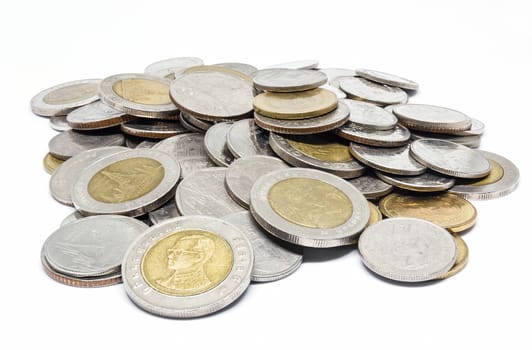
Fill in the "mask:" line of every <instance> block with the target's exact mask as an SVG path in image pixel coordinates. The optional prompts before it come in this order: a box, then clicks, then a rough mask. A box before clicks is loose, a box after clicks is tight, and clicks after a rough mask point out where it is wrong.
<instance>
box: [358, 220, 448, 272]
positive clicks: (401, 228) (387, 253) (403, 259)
mask: <svg viewBox="0 0 532 350" xmlns="http://www.w3.org/2000/svg"><path fill="white" fill-rule="evenodd" d="M358 251H359V252H360V255H361V256H362V262H363V263H364V265H366V267H367V268H368V269H370V270H371V271H373V272H375V273H376V274H378V275H380V276H382V277H385V278H388V279H391V280H395V281H400V282H422V281H429V280H432V279H435V278H439V277H440V276H442V275H443V274H444V273H446V272H447V271H449V269H451V267H452V266H453V265H454V263H455V261H456V255H457V248H456V243H455V242H454V238H453V237H452V236H451V235H450V234H449V233H448V232H447V231H445V230H444V229H442V228H441V227H439V226H437V225H434V224H433V223H431V222H428V221H425V220H419V219H411V218H395V219H387V220H383V221H380V222H378V223H376V224H374V225H371V226H370V227H368V228H367V229H366V230H365V231H364V232H363V233H362V234H361V235H360V239H359V240H358Z"/></svg>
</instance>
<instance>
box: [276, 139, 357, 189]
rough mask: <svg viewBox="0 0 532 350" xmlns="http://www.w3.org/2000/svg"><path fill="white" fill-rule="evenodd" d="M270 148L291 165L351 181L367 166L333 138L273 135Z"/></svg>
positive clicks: (344, 145)
mask: <svg viewBox="0 0 532 350" xmlns="http://www.w3.org/2000/svg"><path fill="white" fill-rule="evenodd" d="M270 146H271V147H272V149H273V151H274V152H275V153H277V155H278V156H279V157H280V158H281V159H283V160H284V161H285V162H287V163H288V164H290V165H293V166H295V167H303V168H314V169H319V170H323V171H327V172H329V173H332V174H335V175H337V176H340V177H342V178H346V179H350V178H353V177H357V176H360V175H361V174H362V172H363V171H364V170H365V167H364V166H363V165H361V164H360V163H359V162H357V161H356V160H355V159H354V158H353V157H352V156H351V154H350V153H349V147H348V146H347V145H346V144H344V143H342V140H339V139H338V138H334V137H333V135H325V134H321V135H304V136H288V135H285V137H283V136H281V135H278V134H274V133H270Z"/></svg>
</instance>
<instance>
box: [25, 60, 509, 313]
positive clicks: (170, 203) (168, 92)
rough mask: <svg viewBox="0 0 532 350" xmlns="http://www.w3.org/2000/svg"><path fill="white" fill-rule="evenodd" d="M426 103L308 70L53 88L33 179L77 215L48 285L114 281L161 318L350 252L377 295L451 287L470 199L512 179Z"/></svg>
mask: <svg viewBox="0 0 532 350" xmlns="http://www.w3.org/2000/svg"><path fill="white" fill-rule="evenodd" d="M418 88H419V85H418V84H417V83H416V82H414V81H412V80H410V79H406V78H402V77H400V76H396V75H393V74H389V73H384V72H380V71H376V70H371V69H357V70H353V69H344V68H323V69H322V68H319V63H318V62H317V61H315V60H304V61H293V62H287V63H281V64H277V65H274V66H271V67H269V68H267V69H263V70H258V69H257V68H255V67H253V66H252V65H249V64H246V63H239V62H229V63H219V64H214V65H204V63H203V60H201V59H199V58H196V57H175V58H170V59H166V60H162V61H157V62H155V63H153V64H150V65H149V66H147V67H146V69H145V70H144V73H125V74H116V75H113V76H110V77H107V78H104V79H84V80H79V81H71V82H68V83H64V84H60V85H56V86H54V87H51V88H48V89H46V90H44V91H42V92H40V93H38V94H37V95H36V96H35V97H34V98H32V100H31V110H32V111H33V112H34V113H35V114H38V115H41V116H45V117H50V118H54V119H53V120H52V119H51V120H50V125H51V126H52V128H53V129H54V130H56V131H58V132H59V133H58V134H57V135H56V136H55V137H53V138H52V140H50V142H49V145H48V146H49V149H48V152H47V153H46V156H45V157H44V160H43V164H44V166H45V169H46V171H47V172H49V173H51V174H52V176H51V179H50V192H51V195H52V198H54V199H55V200H56V201H58V202H59V203H61V204H64V205H69V206H73V207H74V208H75V209H76V211H75V212H73V213H72V214H71V215H69V216H68V217H67V218H65V219H64V220H63V222H62V224H61V227H60V228H59V229H58V230H56V231H55V232H54V233H52V235H51V236H50V237H49V238H48V239H47V240H46V241H45V242H44V244H43V248H42V252H41V260H42V264H43V267H44V270H45V272H46V273H47V274H48V275H49V276H50V277H51V278H53V279H55V280H56V281H59V282H61V283H64V284H68V285H71V286H77V287H100V286H107V285H112V284H116V283H120V282H121V281H123V282H124V287H125V290H126V293H127V295H128V296H129V298H130V299H131V300H132V301H133V302H134V303H135V304H136V305H137V306H138V307H140V308H141V309H143V310H146V311H147V312H150V313H153V314H157V315H161V316H165V317H171V318H190V317H200V316H204V315H208V314H211V313H214V312H217V311H219V310H221V309H223V308H224V307H226V306H227V305H229V304H231V303H232V302H234V301H235V300H237V299H238V298H239V297H240V296H241V295H242V294H243V293H244V291H245V290H246V288H248V286H249V285H250V282H255V283H259V282H262V283H265V282H273V281H277V280H280V279H283V278H286V277H288V276H290V275H291V274H293V273H295V272H296V271H297V269H298V268H299V266H300V265H301V263H302V261H303V260H304V249H303V248H304V247H313V248H320V249H327V248H331V247H337V246H344V245H351V246H353V248H354V249H355V248H356V247H357V245H356V244H357V242H358V251H359V253H360V255H361V259H362V262H363V263H364V265H365V266H366V267H367V269H368V270H370V271H372V273H375V274H377V275H379V276H381V277H383V278H385V279H387V280H394V281H398V282H401V283H416V282H425V281H432V280H439V279H445V278H449V277H451V276H453V275H455V274H457V273H458V272H459V271H461V270H462V269H463V268H464V267H465V265H466V263H467V259H468V247H467V245H466V243H465V242H464V240H463V239H462V238H461V237H460V236H459V234H460V233H462V232H464V231H466V230H470V229H471V228H472V227H473V226H474V225H475V223H476V221H477V216H478V213H477V210H476V208H475V207H474V206H473V204H472V203H471V202H469V200H468V199H472V200H475V199H477V200H479V199H492V198H497V197H501V196H504V195H507V194H509V193H510V192H512V191H513V190H514V189H515V188H516V187H517V185H518V182H519V170H518V168H517V167H516V166H515V165H514V164H513V163H512V162H511V161H510V160H508V159H506V158H504V157H502V156H500V155H498V154H495V153H492V152H486V151H480V150H476V149H474V148H473V147H475V148H476V147H478V146H479V144H480V140H481V137H482V134H483V132H484V129H485V126H484V124H483V123H482V122H481V121H480V120H478V119H475V118H471V117H469V116H468V115H466V114H465V113H462V112H459V111H456V110H453V109H450V108H446V107H441V106H433V105H427V104H414V103H407V102H408V100H409V98H415V91H416V90H417V89H418ZM405 90H407V91H408V93H407V92H406V91H405ZM383 217H385V219H383ZM146 223H147V224H148V225H146ZM149 226H151V227H149ZM390 252H392V253H390Z"/></svg>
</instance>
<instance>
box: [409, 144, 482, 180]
mask: <svg viewBox="0 0 532 350" xmlns="http://www.w3.org/2000/svg"><path fill="white" fill-rule="evenodd" d="M410 154H411V155H412V157H413V158H415V159H416V160H417V161H418V162H420V163H421V164H423V165H424V166H426V167H427V168H430V169H432V170H434V171H436V172H438V173H441V174H445V175H449V176H454V177H460V178H467V179H476V178H481V177H484V176H486V175H488V174H489V172H490V170H491V165H490V163H489V162H488V160H487V159H486V158H485V157H484V156H483V155H482V153H480V152H478V151H475V150H473V149H470V148H467V147H466V146H463V145H459V144H456V143H453V142H449V141H444V140H436V139H420V140H416V141H414V142H412V144H411V145H410Z"/></svg>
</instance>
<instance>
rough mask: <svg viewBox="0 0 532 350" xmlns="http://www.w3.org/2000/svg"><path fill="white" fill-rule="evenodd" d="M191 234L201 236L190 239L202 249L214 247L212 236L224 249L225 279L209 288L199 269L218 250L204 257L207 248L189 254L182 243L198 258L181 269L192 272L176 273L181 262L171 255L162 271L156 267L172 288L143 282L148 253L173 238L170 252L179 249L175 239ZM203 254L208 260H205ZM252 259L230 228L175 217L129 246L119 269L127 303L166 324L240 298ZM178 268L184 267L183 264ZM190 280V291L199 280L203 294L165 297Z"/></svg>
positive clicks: (235, 230)
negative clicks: (168, 319) (227, 266)
mask: <svg viewBox="0 0 532 350" xmlns="http://www.w3.org/2000/svg"><path fill="white" fill-rule="evenodd" d="M192 230H195V231H199V232H200V233H201V234H198V235H196V237H197V236H199V237H198V238H195V239H196V240H200V239H201V240H202V242H205V241H207V242H205V244H206V245H207V246H212V245H213V244H212V243H214V242H213V240H212V238H211V237H209V236H207V234H209V235H214V236H216V237H218V238H219V239H221V240H222V241H223V242H224V243H225V244H224V245H226V246H227V247H228V248H227V249H228V250H229V251H230V252H231V255H232V257H233V258H232V263H231V266H230V270H229V271H228V274H227V276H226V277H225V278H224V279H223V280H222V281H220V282H219V283H218V284H215V283H214V282H213V281H211V280H209V277H208V276H207V275H206V273H205V269H206V268H209V266H208V265H209V262H210V261H212V259H215V258H216V256H215V254H216V253H217V251H218V250H219V249H211V250H210V251H207V252H206V251H205V250H206V249H207V248H202V249H200V248H201V247H200V248H195V247H192V248H190V246H191V244H190V243H188V242H185V243H187V247H189V248H188V249H195V250H194V251H197V252H198V254H197V255H198V257H201V258H202V260H200V262H199V263H197V262H194V263H191V264H187V265H192V268H196V270H192V271H188V270H187V269H183V268H179V266H178V265H177V263H178V262H181V261H183V259H184V258H181V257H175V254H174V255H173V256H171V257H170V256H169V257H168V260H167V261H168V266H167V267H161V270H163V271H164V269H167V270H168V272H169V275H168V276H163V277H162V279H164V281H166V280H167V279H168V278H172V279H174V281H176V284H177V285H176V286H171V285H170V287H165V286H166V285H168V283H165V282H162V283H161V282H158V281H157V280H156V279H155V278H154V279H152V280H151V281H150V282H148V281H147V280H146V277H145V274H144V269H143V266H142V265H143V264H144V263H145V257H146V256H147V253H148V252H150V251H151V249H152V247H155V246H156V245H157V243H158V242H160V241H162V240H163V239H166V240H168V239H170V240H172V239H173V236H177V237H176V239H175V242H176V243H174V246H176V245H179V244H185V243H179V238H180V236H179V234H180V233H182V234H187V231H188V232H190V231H192ZM204 231H206V233H205V234H203V233H202V232H204ZM185 238H186V236H185ZM209 241H210V242H211V243H210V245H209V244H207V243H209ZM215 247H216V246H215ZM212 250H214V252H212ZM194 251H193V252H194ZM209 252H210V255H207V253H209ZM171 259H172V260H173V261H176V264H174V265H176V266H174V265H171ZM253 259H254V257H253V248H252V247H251V243H250V242H249V240H248V238H247V237H246V235H245V234H244V233H242V232H241V231H240V230H239V229H238V228H237V227H235V226H234V225H232V224H230V223H228V222H226V221H223V220H220V219H216V218H209V217H203V216H188V217H179V218H175V219H172V220H167V221H165V222H162V223H160V224H159V225H155V226H153V227H151V228H150V229H148V230H147V231H146V233H144V234H143V235H142V236H141V237H140V238H139V239H138V240H137V241H135V243H133V244H132V245H131V247H130V249H129V250H128V251H127V253H126V256H125V259H124V263H123V265H122V275H123V279H124V287H125V289H126V292H127V294H128V296H129V297H130V299H131V300H132V301H133V302H134V303H135V304H136V305H137V306H138V307H140V308H141V309H144V310H145V311H147V312H150V313H153V314H156V315H161V316H165V317H172V318H191V317H199V316H204V315H207V314H210V313H213V312H216V311H218V310H220V309H223V308H224V307H226V306H227V305H229V304H231V303H232V302H233V301H235V300H236V299H237V298H238V297H239V296H240V295H242V293H244V291H245V290H246V288H247V287H248V285H249V282H250V275H251V270H252V267H253ZM183 262H188V261H186V260H184V261H183ZM191 279H193V280H192V281H193V282H189V283H191V284H192V285H193V286H196V285H199V284H200V282H201V281H202V280H205V283H204V284H203V285H204V287H203V289H206V290H205V291H201V292H199V293H196V294H194V295H190V296H180V295H179V294H177V295H176V294H171V293H182V292H187V290H186V288H180V286H181V285H183V284H184V283H187V281H191ZM198 280H199V281H200V282H198ZM161 287H163V288H164V289H163V288H161ZM188 288H190V286H188ZM165 290H168V292H166V291H165Z"/></svg>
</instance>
